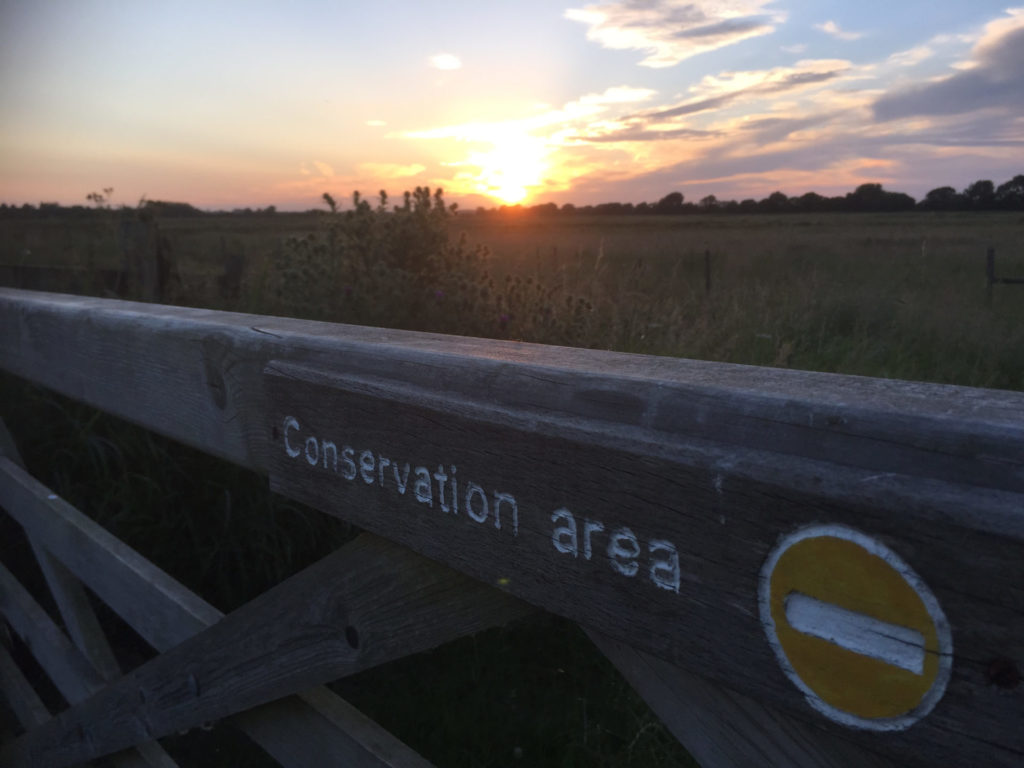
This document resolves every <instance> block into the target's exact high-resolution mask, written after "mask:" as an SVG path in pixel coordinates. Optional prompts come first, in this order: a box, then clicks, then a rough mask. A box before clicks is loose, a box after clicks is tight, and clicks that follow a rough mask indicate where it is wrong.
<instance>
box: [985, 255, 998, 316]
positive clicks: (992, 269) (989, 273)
mask: <svg viewBox="0 0 1024 768" xmlns="http://www.w3.org/2000/svg"><path fill="white" fill-rule="evenodd" d="M985 282H986V293H985V301H986V302H987V303H988V304H991V303H992V285H993V284H994V283H995V282H996V249H995V248H993V247H992V246H989V249H988V252H987V253H986V254H985Z"/></svg>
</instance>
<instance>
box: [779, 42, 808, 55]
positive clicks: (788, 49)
mask: <svg viewBox="0 0 1024 768" xmlns="http://www.w3.org/2000/svg"><path fill="white" fill-rule="evenodd" d="M780 50H782V51H784V52H785V53H803V52H804V51H806V50H807V45H806V44H805V43H796V44H795V45H783V46H782V47H781V48H780Z"/></svg>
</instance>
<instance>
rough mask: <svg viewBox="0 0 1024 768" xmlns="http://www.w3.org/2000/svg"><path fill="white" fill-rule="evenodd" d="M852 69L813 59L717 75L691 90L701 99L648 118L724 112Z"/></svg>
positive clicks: (836, 61)
mask: <svg viewBox="0 0 1024 768" xmlns="http://www.w3.org/2000/svg"><path fill="white" fill-rule="evenodd" d="M850 66H851V65H850V62H848V61H844V60H842V59H810V60H805V61H799V62H797V63H796V65H795V66H792V67H776V68H774V69H766V70H752V71H744V72H723V73H721V74H720V75H717V76H709V77H705V78H704V79H703V80H702V81H701V82H700V84H699V85H697V86H695V87H694V88H691V91H692V92H696V93H698V94H700V96H701V98H697V99H691V100H689V101H686V102H683V103H682V104H677V105H676V106H673V107H669V108H668V109H661V110H656V111H653V112H649V113H646V115H645V117H648V118H651V119H655V120H663V119H665V118H671V117H680V116H683V115H692V114H696V113H698V112H707V111H710V110H715V109H721V108H723V107H725V106H727V105H729V104H732V103H733V102H735V101H737V100H739V99H741V98H744V97H751V96H756V97H763V96H768V95H777V94H781V93H785V92H787V91H794V90H799V89H802V88H807V87H811V86H817V85H821V84H822V83H826V82H828V81H830V80H835V79H836V78H838V77H840V76H842V75H843V74H844V73H845V72H847V71H848V70H849V69H850Z"/></svg>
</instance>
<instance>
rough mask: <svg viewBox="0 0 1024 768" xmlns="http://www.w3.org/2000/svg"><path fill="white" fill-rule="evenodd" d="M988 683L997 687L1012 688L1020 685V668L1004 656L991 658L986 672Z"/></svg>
mask: <svg viewBox="0 0 1024 768" xmlns="http://www.w3.org/2000/svg"><path fill="white" fill-rule="evenodd" d="M986 676H987V677H988V681H989V683H991V684H992V685H994V686H996V687H997V688H1006V689H1008V690H1012V689H1013V688H1016V687H1017V686H1018V685H1020V669H1019V668H1018V667H1017V665H1016V664H1014V663H1013V661H1011V660H1010V659H1007V658H1006V657H1005V656H1001V657H999V658H998V659H993V660H992V663H990V664H989V665H988V670H987V672H986Z"/></svg>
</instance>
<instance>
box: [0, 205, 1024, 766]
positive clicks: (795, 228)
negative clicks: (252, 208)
mask: <svg viewBox="0 0 1024 768" xmlns="http://www.w3.org/2000/svg"><path fill="white" fill-rule="evenodd" d="M328 224H329V217H326V216H309V215H281V214H278V215H275V216H260V217H247V218H241V217H206V218H199V219H177V220H175V219H167V220H164V221H161V222H160V225H159V226H160V232H161V234H162V235H163V236H165V237H166V240H167V245H168V247H169V249H170V253H171V254H172V256H173V259H174V261H175V262H176V265H177V268H178V270H179V272H180V274H181V278H182V279H181V283H180V285H179V286H177V287H176V288H175V290H176V292H177V293H176V294H175V295H174V296H173V298H174V299H175V300H176V301H180V302H181V303H186V304H204V305H209V306H215V307H219V308H225V309H238V310H244V311H252V312H265V313H283V312H291V313H301V314H305V315H306V316H310V317H315V318H321V319H329V320H336V321H346V322H362V323H379V324H389V325H397V326H400V327H406V328H414V329H422V330H439V331H444V332H456V333H463V334H467V335H479V336H491V337H500V338H511V339H521V340H524V341H536V342H541V343H558V344H572V345H578V346H587V347H594V348H603V349H617V350H623V351H631V352H642V353H650V354H659V355H674V356H685V357H692V358H699V359H707V360H722V361H730V362H737V363H746V364H753V365H774V366H787V367H793V368H804V369H813V370H824V371H836V372H843V373H852V374H860V375H869V376H884V377H893V378H904V379H917V380H930V381H939V382H948V383H957V384H965V385H970V386H980V387H995V388H1006V389H1024V286H1012V285H1005V286H1003V285H998V286H995V288H994V290H993V292H992V295H991V299H990V298H989V295H988V293H987V291H986V282H985V266H984V265H985V252H986V249H987V248H989V247H994V248H995V249H996V252H997V269H998V271H999V272H1000V273H1001V274H1003V275H1007V276H1010V275H1012V276H1019V277H1024V216H1022V215H1021V214H1013V213H992V214H942V215H939V214H924V213H910V214H895V215H890V214H884V215H883V214H875V215H866V214H865V215H856V214H845V215H839V214H837V215H815V216H801V215H786V216H752V217H733V216H708V217H643V218H642V217H628V218H627V217H622V218H608V217H584V216H562V217H552V218H540V217H533V218H530V217H519V218H515V217H493V216H486V215H485V216H478V215H465V216H459V217H457V218H455V219H453V220H451V221H449V223H448V226H449V227H450V229H451V234H452V237H453V238H458V237H459V236H460V235H462V234H464V235H465V237H466V241H467V242H468V243H469V244H473V243H482V244H484V245H486V246H487V247H488V249H489V253H488V254H487V255H486V256H485V257H484V258H483V259H482V260H480V261H478V262H472V265H473V266H472V270H469V268H468V267H467V273H466V274H459V273H458V270H454V272H455V273H454V274H449V273H446V272H442V273H437V272H434V273H431V276H430V277H429V279H428V278H420V279H416V280H405V281H404V282H402V283H401V285H399V284H398V283H397V282H394V280H395V274H396V273H394V272H386V271H384V272H380V271H376V270H375V269H373V268H368V269H367V270H365V273H364V274H362V275H360V276H357V278H356V279H352V278H350V277H349V276H347V274H345V273H344V271H343V270H341V271H338V270H336V271H333V272H332V271H331V270H332V269H334V268H333V267H332V266H331V265H326V264H324V263H322V259H321V260H320V261H317V258H318V257H317V256H316V254H317V253H322V251H317V250H316V249H315V248H314V247H313V246H312V245H310V244H311V243H313V244H314V245H315V244H316V243H319V244H320V246H323V245H324V243H325V242H326V238H327V236H328V235H327V231H328V230H327V226H328ZM76 227H77V228H76ZM0 232H3V233H4V237H3V238H0V240H2V243H3V245H2V248H0V263H8V264H10V263H31V264H39V265H58V266H78V267H85V268H89V269H93V268H100V267H109V268H116V267H117V266H118V264H119V261H120V255H119V252H118V245H117V234H116V227H115V226H114V223H113V222H112V221H106V222H104V221H103V220H94V221H89V222H86V223H84V224H81V225H76V224H74V223H73V222H72V223H71V224H70V225H69V223H68V222H66V221H57V220H51V221H41V222H40V221H0ZM309 233H313V237H312V238H307V239H306V240H304V241H302V242H303V243H305V245H303V244H301V243H298V242H297V241H296V240H295V238H297V237H301V236H303V235H307V234H309ZM232 254H235V255H236V256H241V257H243V259H244V263H245V265H246V268H245V273H244V277H243V280H242V285H241V291H240V293H239V294H238V295H237V296H232V297H228V298H225V297H223V296H220V295H218V293H217V291H216V284H217V277H218V276H219V275H220V274H222V273H223V269H224V262H225V260H226V258H227V257H228V256H230V255H232ZM446 263H449V264H450V263H454V262H446ZM466 263H467V264H469V263H470V262H468V261H467V262H466ZM709 264H710V273H708V272H707V267H708V265H709ZM451 271H453V270H449V272H451ZM325 276H326V277H327V278H330V279H326V278H325ZM709 277H710V287H708V278H709ZM389 281H391V282H389ZM410 297H413V298H415V301H410V300H409V299H410ZM410 308H412V309H410ZM0 384H2V400H0V401H2V402H3V403H5V407H4V412H3V417H4V419H5V420H6V421H7V422H8V423H9V424H10V426H11V428H12V431H13V432H14V434H15V437H16V438H17V439H18V440H19V441H20V443H21V446H22V449H23V451H24V452H25V454H26V458H27V460H28V462H29V466H30V469H31V470H32V471H33V472H34V473H35V474H36V476H37V477H39V478H41V479H43V480H44V481H45V482H47V483H48V484H50V485H51V487H53V489H54V490H56V491H57V492H58V493H60V494H61V495H62V496H64V497H65V498H68V499H69V500H71V501H72V502H73V503H76V504H78V505H80V506H81V507H82V508H83V509H85V511H87V512H88V513H89V514H90V515H92V516H94V517H95V518H97V519H99V520H100V521H101V522H103V523H104V524H105V525H107V526H108V527H110V528H111V530H113V531H114V532H115V533H117V534H118V535H119V536H121V537H122V538H124V539H125V540H126V541H128V542H129V543H130V544H132V545H133V546H135V547H137V548H138V549H139V550H140V551H142V552H143V553H145V554H146V555H147V556H150V557H151V558H152V559H154V560H155V561H156V562H157V563H158V564H159V565H161V566H162V567H164V568H165V569H166V570H168V571H169V572H171V573H172V575H175V576H176V577H178V578H180V579H181V580H183V581H184V582H185V583H186V584H187V585H189V586H190V587H192V588H193V589H196V590H197V591H199V592H200V593H201V594H203V595H204V597H206V598H207V599H209V600H210V601H211V602H213V603H214V604H215V605H217V606H218V607H219V608H222V609H225V610H230V609H231V608H232V607H234V606H236V605H238V604H240V603H242V602H244V601H245V600H247V599H250V598H251V597H252V596H254V595H255V594H258V593H259V592H260V591H262V590H263V589H265V588H266V587H267V586H268V585H270V584H272V583H275V582H276V581H277V580H280V579H281V578H283V577H284V576H286V575H287V574H289V573H291V572H294V571H295V570H297V569H299V568H301V567H303V566H304V565H305V564H306V563H309V562H312V561H313V560H315V559H316V558H318V557H320V556H322V555H323V554H324V553H325V552H327V551H329V550H330V549H331V548H332V547H334V546H336V545H337V544H338V543H339V542H341V541H343V540H345V539H346V538H347V537H349V536H351V535H352V534H353V531H352V530H351V529H350V528H348V527H347V526H345V525H344V524H342V523H339V522H338V521H334V520H330V519H325V518H324V516H322V515H319V514H317V513H315V512H312V511H309V510H305V509H302V508H300V507H298V506H296V505H294V504H290V503H287V502H284V501H283V500H281V499H279V498H276V497H274V496H272V495H271V494H269V493H268V492H267V491H266V481H265V480H264V479H262V478H259V477H256V476H252V475H249V474H248V473H245V472H242V471H241V470H238V469H236V468H233V467H230V466H228V465H224V464H220V463H218V462H216V461H214V460H212V459H210V458H209V457H206V456H203V455H201V454H198V453H196V452H194V451H191V450H190V449H186V448H183V447H182V446H179V445H176V444H174V443H171V442H169V441H166V440H163V439H162V438H159V437H157V436H154V435H151V434H149V433H146V432H144V431H141V430H138V429H136V428H134V427H132V426H130V425H127V424H123V423H121V422H118V421H117V420H116V419H113V418H111V417H108V416H105V415H100V414H97V413H95V412H93V411H90V410H89V409H87V408H84V407H82V406H79V405H77V404H74V403H71V402H69V401H66V400H64V399H63V398H59V397H56V396H53V395H50V394H47V393H45V392H41V391H38V390H36V389H33V388H30V387H27V386H25V385H23V384H21V383H20V382H17V381H15V380H13V379H11V378H10V377H7V376H4V377H2V378H0ZM13 403H17V404H18V405H17V407H14V406H13V405H11V406H8V405H7V404H13ZM225 541H233V542H235V544H234V545H233V546H231V547H226V546H225V545H224V544H223V542H225ZM338 688H339V691H340V692H341V693H342V695H344V696H345V697H346V698H348V699H350V700H351V701H352V702H353V703H355V704H356V705H357V706H359V707H361V708H363V709H364V710H365V711H366V712H367V713H368V714H369V715H370V716H371V717H374V718H375V719H377V720H378V721H379V722H380V723H381V724H383V725H384V726H385V727H387V728H389V729H391V730H393V731H394V732H395V733H396V734H397V735H398V736H399V737H401V738H403V739H404V740H406V741H407V742H408V743H409V744H410V745H411V746H413V747H414V748H416V749H419V750H421V751H422V752H423V754H424V755H425V756H426V757H428V758H429V759H431V760H433V761H434V762H436V763H437V764H438V765H441V766H504V765H518V764H522V765H536V766H591V765H608V766H613V765H614V766H674V765H687V764H688V758H687V756H686V755H685V753H684V752H683V751H682V750H681V749H680V748H679V747H678V745H676V744H675V743H674V741H673V740H672V738H671V736H670V735H668V734H667V733H666V732H665V730H664V728H663V727H662V726H661V725H660V724H659V722H658V721H657V719H656V718H655V717H654V716H653V715H652V714H651V713H650V711H649V710H648V709H647V708H646V707H645V705H644V704H643V703H642V702H641V701H640V700H639V699H638V698H637V697H636V696H635V694H633V693H632V692H631V690H630V689H629V688H628V686H626V685H625V683H623V682H622V681H621V679H620V678H619V677H618V676H617V675H616V673H615V672H614V671H613V670H612V669H611V667H610V665H609V664H608V663H607V662H606V661H605V660H604V659H603V657H601V656H600V655H599V654H598V653H597V652H596V651H595V650H594V649H593V647H592V646H591V645H590V644H589V642H588V641H587V640H586V639H585V637H584V636H583V635H582V634H581V632H580V631H579V630H578V629H576V628H574V627H572V626H570V625H568V624H566V623H564V622H561V621H559V620H555V619H551V618H547V617H541V618H538V619H537V620H533V621H527V622H524V623H522V624H520V625H516V626H513V627H510V628H506V629H502V630H495V631H492V632H486V633H482V634H481V635H479V636H477V637H474V638H467V639H464V640H462V641H459V642H457V643H454V644H452V645H450V646H446V647H444V648H442V649H439V650H437V651H435V652H433V653H431V654H425V655H422V656H418V657H414V658H411V659H408V660H405V661H402V662H400V663H397V664H394V665H389V666H387V667H385V668H383V669H381V670H371V671H369V672H366V673H363V674H361V675H358V676H356V677H354V678H352V679H349V680H345V681H341V682H340V683H339V684H338ZM190 757H194V755H193V756H190Z"/></svg>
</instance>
